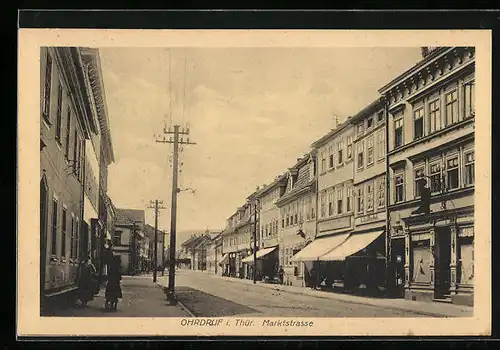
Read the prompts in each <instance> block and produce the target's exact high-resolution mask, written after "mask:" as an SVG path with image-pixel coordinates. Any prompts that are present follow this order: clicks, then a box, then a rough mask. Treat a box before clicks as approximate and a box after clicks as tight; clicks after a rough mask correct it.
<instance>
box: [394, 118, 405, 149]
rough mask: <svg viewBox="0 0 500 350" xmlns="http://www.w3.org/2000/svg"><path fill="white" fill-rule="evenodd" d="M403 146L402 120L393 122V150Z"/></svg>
mask: <svg viewBox="0 0 500 350" xmlns="http://www.w3.org/2000/svg"><path fill="white" fill-rule="evenodd" d="M402 145H403V118H399V119H397V120H395V121H394V148H397V147H401V146H402Z"/></svg>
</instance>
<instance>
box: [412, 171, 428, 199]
mask: <svg viewBox="0 0 500 350" xmlns="http://www.w3.org/2000/svg"><path fill="white" fill-rule="evenodd" d="M418 172H421V176H420V177H417V173H418ZM421 178H424V179H425V178H426V175H425V165H423V164H422V165H418V166H416V167H414V168H413V198H415V199H417V198H420V197H421V196H422V194H421V193H419V188H418V180H420V179H421Z"/></svg>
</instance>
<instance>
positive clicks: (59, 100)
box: [56, 83, 63, 144]
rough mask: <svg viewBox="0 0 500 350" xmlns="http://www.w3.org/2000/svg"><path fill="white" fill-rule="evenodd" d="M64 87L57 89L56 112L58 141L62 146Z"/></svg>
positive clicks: (60, 86)
mask: <svg viewBox="0 0 500 350" xmlns="http://www.w3.org/2000/svg"><path fill="white" fill-rule="evenodd" d="M62 94H63V91H62V85H61V84H60V83H59V86H58V88H57V111H56V141H57V142H58V143H59V144H61V123H62V120H61V119H62V115H61V114H62Z"/></svg>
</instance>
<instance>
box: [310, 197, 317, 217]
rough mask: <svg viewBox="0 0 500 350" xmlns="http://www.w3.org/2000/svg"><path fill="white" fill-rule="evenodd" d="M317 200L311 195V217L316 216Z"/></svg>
mask: <svg viewBox="0 0 500 350" xmlns="http://www.w3.org/2000/svg"><path fill="white" fill-rule="evenodd" d="M314 203H315V200H313V199H312V197H311V219H314V218H316V210H315V207H314V206H315V204H314Z"/></svg>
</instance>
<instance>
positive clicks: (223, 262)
mask: <svg viewBox="0 0 500 350" xmlns="http://www.w3.org/2000/svg"><path fill="white" fill-rule="evenodd" d="M227 260H229V254H224V255H223V256H222V259H220V260H219V261H218V262H217V265H219V266H222V265H224V264H225V262H226V261H227Z"/></svg>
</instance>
